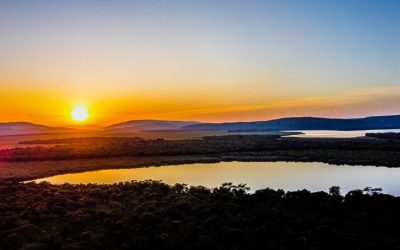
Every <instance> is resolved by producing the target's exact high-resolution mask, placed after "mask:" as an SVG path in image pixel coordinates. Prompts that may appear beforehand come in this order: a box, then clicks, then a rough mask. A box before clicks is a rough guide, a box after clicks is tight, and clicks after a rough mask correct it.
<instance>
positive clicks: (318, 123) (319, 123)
mask: <svg viewBox="0 0 400 250" xmlns="http://www.w3.org/2000/svg"><path fill="white" fill-rule="evenodd" d="M396 128H400V115H392V116H371V117H366V118H354V119H331V118H316V117H293V118H281V119H276V120H270V121H256V122H230V123H201V124H193V125H187V126H184V127H183V128H181V129H183V130H192V131H268V130H367V129H396Z"/></svg>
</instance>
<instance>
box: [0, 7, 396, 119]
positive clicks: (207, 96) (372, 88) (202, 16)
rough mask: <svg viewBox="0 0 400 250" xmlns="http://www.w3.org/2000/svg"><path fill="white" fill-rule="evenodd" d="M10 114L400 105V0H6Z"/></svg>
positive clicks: (1, 114) (215, 114) (297, 111)
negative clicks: (79, 107)
mask: <svg viewBox="0 0 400 250" xmlns="http://www.w3.org/2000/svg"><path fill="white" fill-rule="evenodd" d="M0 104H1V107H2V108H1V109H0V122H7V121H29V122H35V123H42V124H50V125H66V124H73V123H74V122H73V121H72V120H71V118H70V115H69V114H70V112H71V110H72V109H73V107H75V106H77V105H83V106H86V107H87V108H88V109H89V112H90V114H91V116H90V118H89V120H88V121H87V123H89V124H98V125H108V124H112V123H115V122H122V121H125V120H132V119H170V120H199V121H211V122H221V121H250V120H267V119H271V118H277V117H285V116H326V117H363V116H368V115H386V114H400V1H398V0H381V1H379V0H376V1H367V0H364V1H361V0H360V1H351V0H343V1H336V0H332V1H329V0H324V1H317V0H315V1H312V0H310V1H302V0H293V1H266V0H262V1H253V0H242V1H223V0H217V1H215V0H214V1H189V0H182V1H166V0H164V1H149V0H148V1H118V0H116V1H71V0H68V1H16V0H10V1H7V0H2V1H0Z"/></svg>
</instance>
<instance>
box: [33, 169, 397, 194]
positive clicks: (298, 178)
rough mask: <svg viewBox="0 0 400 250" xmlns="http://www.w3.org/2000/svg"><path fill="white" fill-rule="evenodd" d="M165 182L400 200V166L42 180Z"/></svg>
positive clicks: (109, 173) (125, 173) (128, 172)
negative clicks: (378, 193)
mask: <svg viewBox="0 0 400 250" xmlns="http://www.w3.org/2000/svg"><path fill="white" fill-rule="evenodd" d="M149 179H152V180H162V181H164V182H165V183H168V184H172V185H173V184H175V183H186V184H189V185H193V186H197V185H202V186H205V187H210V188H212V187H217V186H219V185H221V184H222V183H224V182H233V183H234V184H239V183H246V184H247V186H248V187H250V188H251V191H255V190H258V189H263V188H266V187H270V188H273V189H284V190H286V191H288V190H298V189H308V190H310V191H327V190H328V189H329V187H331V186H340V187H341V188H342V192H343V193H347V192H348V191H350V190H354V189H362V188H364V187H367V186H371V187H375V188H378V187H379V188H382V189H383V193H389V194H392V195H397V196H400V181H399V180H400V168H386V167H373V166H335V165H328V164H325V163H302V162H220V163H198V164H183V165H172V166H162V167H147V168H133V169H111V170H99V171H91V172H84V173H76V174H63V175H58V176H53V177H49V178H43V179H38V180H36V182H40V181H48V182H50V183H53V184H62V183H65V182H67V183H72V184H79V183H83V184H87V183H101V184H111V183H117V182H121V181H130V180H138V181H140V180H149Z"/></svg>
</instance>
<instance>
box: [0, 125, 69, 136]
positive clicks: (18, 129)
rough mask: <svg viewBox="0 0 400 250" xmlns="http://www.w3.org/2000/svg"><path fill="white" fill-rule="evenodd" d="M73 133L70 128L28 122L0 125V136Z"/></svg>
mask: <svg viewBox="0 0 400 250" xmlns="http://www.w3.org/2000/svg"><path fill="white" fill-rule="evenodd" d="M64 132H73V129H71V128H65V127H50V126H45V125H40V124H35V123H30V122H6V123H0V136H6V135H25V134H48V133H64Z"/></svg>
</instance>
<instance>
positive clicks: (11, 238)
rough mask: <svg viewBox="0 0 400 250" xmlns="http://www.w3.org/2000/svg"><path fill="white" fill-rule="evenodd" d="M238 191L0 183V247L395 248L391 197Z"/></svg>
mask: <svg viewBox="0 0 400 250" xmlns="http://www.w3.org/2000/svg"><path fill="white" fill-rule="evenodd" d="M246 191H247V189H246V186H245V185H238V186H236V185H232V184H230V183H227V184H223V185H222V186H221V187H219V188H216V189H213V190H209V189H207V188H204V187H187V186H186V185H182V184H176V185H174V186H168V185H166V184H163V183H160V182H152V181H145V182H130V183H119V184H114V185H93V184H90V185H70V184H65V185H60V186H58V185H51V184H48V183H40V184H35V183H27V184H20V183H16V182H0V239H2V240H1V241H0V249H84V248H86V249H207V248H208V249H280V250H281V249H335V250H336V249H374V250H375V249H399V247H400V231H399V230H398V228H399V227H400V198H396V197H393V196H390V195H384V194H380V193H379V190H374V189H371V188H367V189H365V190H363V191H361V190H355V191H352V192H350V193H348V194H347V195H346V196H344V197H343V196H341V194H340V188H338V187H332V188H331V189H330V193H325V192H316V193H310V192H309V191H306V190H302V191H296V192H284V191H282V190H276V191H275V190H271V189H264V190H258V191H256V192H255V193H254V194H248V193H247V192H246Z"/></svg>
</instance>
